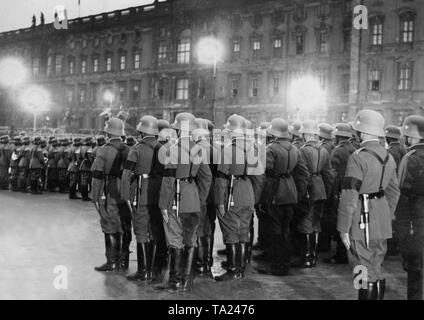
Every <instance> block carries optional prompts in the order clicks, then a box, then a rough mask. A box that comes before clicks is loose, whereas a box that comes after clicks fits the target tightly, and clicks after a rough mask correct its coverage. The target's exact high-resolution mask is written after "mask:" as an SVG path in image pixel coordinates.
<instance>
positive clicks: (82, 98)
mask: <svg viewBox="0 0 424 320" xmlns="http://www.w3.org/2000/svg"><path fill="white" fill-rule="evenodd" d="M84 102H85V88H80V91H79V103H80V104H83V103H84Z"/></svg>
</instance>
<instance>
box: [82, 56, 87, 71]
mask: <svg viewBox="0 0 424 320" xmlns="http://www.w3.org/2000/svg"><path fill="white" fill-rule="evenodd" d="M86 72H87V60H86V59H83V60H81V73H82V74H85V73H86Z"/></svg>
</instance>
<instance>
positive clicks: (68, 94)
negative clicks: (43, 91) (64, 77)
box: [66, 88, 74, 103]
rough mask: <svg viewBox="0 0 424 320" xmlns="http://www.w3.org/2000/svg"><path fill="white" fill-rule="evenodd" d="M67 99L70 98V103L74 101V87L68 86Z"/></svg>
mask: <svg viewBox="0 0 424 320" xmlns="http://www.w3.org/2000/svg"><path fill="white" fill-rule="evenodd" d="M66 99H67V100H68V103H72V102H73V100H74V90H73V89H72V88H68V90H66Z"/></svg>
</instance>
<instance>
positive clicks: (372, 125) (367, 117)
mask: <svg viewBox="0 0 424 320" xmlns="http://www.w3.org/2000/svg"><path fill="white" fill-rule="evenodd" d="M384 123H385V120H384V117H383V116H382V115H381V113H379V112H377V111H374V110H361V111H359V112H358V113H357V114H356V116H355V119H354V120H353V123H352V128H353V129H354V130H356V131H359V132H362V133H366V134H369V135H372V136H376V137H384V136H385V135H386V134H385V132H384Z"/></svg>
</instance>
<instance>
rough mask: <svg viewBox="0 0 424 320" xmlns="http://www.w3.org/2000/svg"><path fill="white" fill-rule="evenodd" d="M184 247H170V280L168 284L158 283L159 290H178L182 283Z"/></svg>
mask: <svg viewBox="0 0 424 320" xmlns="http://www.w3.org/2000/svg"><path fill="white" fill-rule="evenodd" d="M183 251H184V249H178V248H174V247H169V280H168V283H167V284H166V285H164V286H163V285H158V286H156V287H155V288H156V289H158V290H171V291H173V292H174V291H178V290H179V289H180V288H181V285H182V272H181V259H182V255H183Z"/></svg>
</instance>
